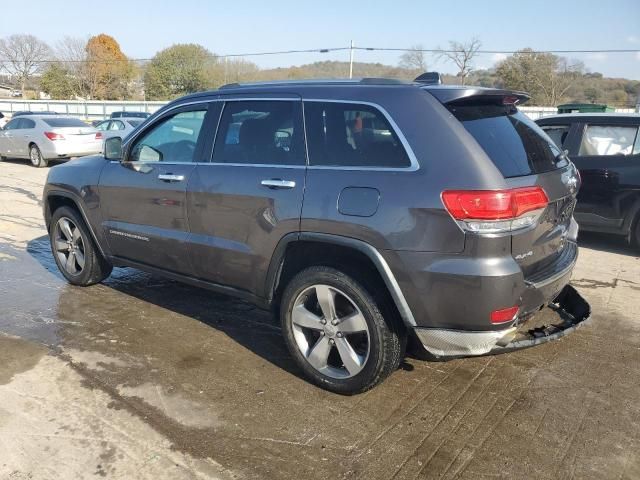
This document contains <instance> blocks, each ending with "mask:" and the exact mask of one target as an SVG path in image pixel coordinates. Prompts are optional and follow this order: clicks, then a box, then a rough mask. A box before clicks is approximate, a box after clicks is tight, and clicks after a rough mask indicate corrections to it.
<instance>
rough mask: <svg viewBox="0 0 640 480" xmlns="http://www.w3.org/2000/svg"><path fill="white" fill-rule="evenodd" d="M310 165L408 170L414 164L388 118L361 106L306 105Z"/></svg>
mask: <svg viewBox="0 0 640 480" xmlns="http://www.w3.org/2000/svg"><path fill="white" fill-rule="evenodd" d="M304 109H305V112H304V113H305V121H306V128H307V145H308V148H309V164H310V165H321V166H337V167H359V168H367V167H374V168H405V167H409V166H411V161H410V160H409V157H408V155H407V152H406V151H405V149H404V146H403V145H402V143H401V142H400V139H399V138H398V135H397V134H396V132H395V131H394V130H393V128H392V127H391V125H390V124H389V122H388V121H387V119H386V117H385V116H384V115H383V114H382V112H380V111H379V110H378V109H376V108H374V107H372V106H369V105H364V104H358V103H337V102H315V101H307V102H305V103H304Z"/></svg>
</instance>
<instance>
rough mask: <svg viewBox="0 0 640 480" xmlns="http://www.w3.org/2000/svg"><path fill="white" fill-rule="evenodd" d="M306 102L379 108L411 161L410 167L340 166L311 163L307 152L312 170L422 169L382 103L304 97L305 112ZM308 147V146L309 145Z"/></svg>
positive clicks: (382, 170)
mask: <svg viewBox="0 0 640 480" xmlns="http://www.w3.org/2000/svg"><path fill="white" fill-rule="evenodd" d="M304 102H314V103H319V102H323V103H345V104H349V105H367V106H369V107H373V108H375V109H376V110H378V111H379V112H380V113H382V115H383V116H384V117H385V119H386V120H387V121H388V122H389V125H390V126H391V128H392V129H393V131H394V133H395V134H396V135H397V136H398V139H399V140H400V143H401V144H402V146H403V147H404V150H405V153H406V154H407V157H409V162H410V163H411V164H410V165H409V166H408V167H360V166H346V165H345V166H340V165H311V164H309V156H308V152H307V163H308V168H309V169H311V170H359V171H373V172H415V171H417V170H419V169H420V164H419V163H418V158H417V157H416V155H415V153H414V152H413V149H412V148H411V145H410V144H409V141H408V140H407V139H406V137H405V136H404V134H403V133H402V130H401V129H400V127H398V124H397V123H396V122H395V121H394V120H393V117H391V115H390V114H389V112H387V110H386V109H385V108H384V107H383V106H382V105H380V104H378V103H374V102H367V101H363V100H337V99H322V98H303V99H302V106H303V113H304ZM306 131H307V130H306V124H305V135H306ZM307 148H308V147H307Z"/></svg>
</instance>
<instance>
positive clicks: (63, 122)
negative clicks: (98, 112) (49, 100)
mask: <svg viewBox="0 0 640 480" xmlns="http://www.w3.org/2000/svg"><path fill="white" fill-rule="evenodd" d="M42 121H43V122H44V123H46V124H47V125H49V126H50V127H53V128H64V127H86V126H87V124H86V123H84V122H83V121H82V120H78V119H77V118H43V119H42Z"/></svg>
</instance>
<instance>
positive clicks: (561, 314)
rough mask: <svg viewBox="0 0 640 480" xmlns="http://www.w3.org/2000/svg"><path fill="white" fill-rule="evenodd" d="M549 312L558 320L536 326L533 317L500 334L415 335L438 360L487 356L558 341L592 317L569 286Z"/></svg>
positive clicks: (428, 330) (422, 330)
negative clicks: (440, 358) (441, 358)
mask: <svg viewBox="0 0 640 480" xmlns="http://www.w3.org/2000/svg"><path fill="white" fill-rule="evenodd" d="M549 308H551V309H553V310H555V311H556V312H557V316H556V320H554V321H553V322H550V323H549V324H548V325H537V324H535V322H532V320H533V319H535V316H532V317H530V318H528V319H526V320H524V321H523V322H522V323H521V324H520V325H518V326H512V327H510V328H507V329H504V330H498V331H465V330H447V329H432V328H416V329H415V332H416V335H417V336H418V339H419V340H420V342H421V343H422V345H423V346H424V348H425V349H426V350H427V351H428V352H429V353H431V354H432V355H434V356H436V357H462V356H470V355H487V354H494V353H503V352H508V351H512V350H518V349H521V348H527V347H533V346H535V345H540V344H541V343H546V342H550V341H552V340H557V339H558V338H561V337H563V336H565V335H566V334H568V333H570V332H572V331H574V330H575V329H576V328H578V327H580V326H581V325H583V324H584V323H585V322H586V321H587V320H588V319H589V317H590V315H591V307H590V306H589V304H588V303H587V301H586V300H585V299H584V298H582V296H581V295H580V294H579V293H578V292H577V291H576V289H575V288H573V287H572V286H570V285H567V286H565V287H564V288H563V289H562V291H560V293H559V294H558V295H557V296H556V298H555V299H554V300H553V301H552V302H551V303H550V304H549Z"/></svg>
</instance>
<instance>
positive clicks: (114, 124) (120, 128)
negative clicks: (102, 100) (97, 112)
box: [95, 118, 145, 140]
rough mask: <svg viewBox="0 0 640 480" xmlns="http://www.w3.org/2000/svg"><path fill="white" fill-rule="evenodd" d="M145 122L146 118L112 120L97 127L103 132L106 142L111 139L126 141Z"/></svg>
mask: <svg viewBox="0 0 640 480" xmlns="http://www.w3.org/2000/svg"><path fill="white" fill-rule="evenodd" d="M144 121H145V119H144V118H110V119H108V120H103V121H102V122H100V123H97V124H96V125H95V127H96V129H98V130H99V131H100V132H102V136H103V137H104V139H105V140H106V139H107V138H111V137H120V138H122V139H124V138H125V137H126V136H127V135H129V134H130V133H131V132H133V131H134V130H135V129H136V128H138V125H140V124H141V123H142V122H144Z"/></svg>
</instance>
